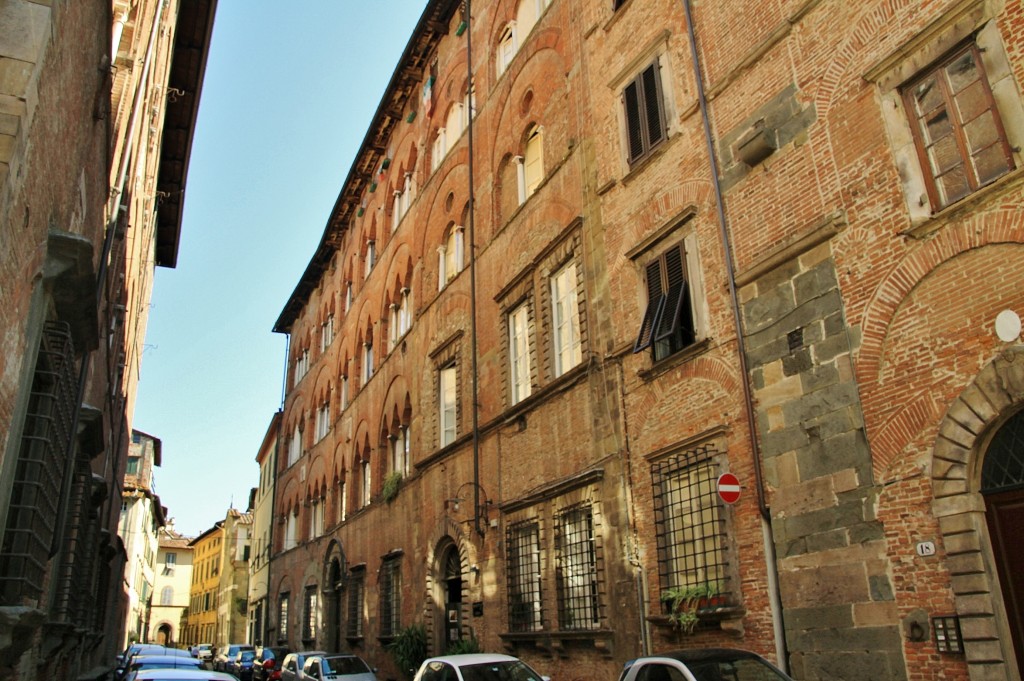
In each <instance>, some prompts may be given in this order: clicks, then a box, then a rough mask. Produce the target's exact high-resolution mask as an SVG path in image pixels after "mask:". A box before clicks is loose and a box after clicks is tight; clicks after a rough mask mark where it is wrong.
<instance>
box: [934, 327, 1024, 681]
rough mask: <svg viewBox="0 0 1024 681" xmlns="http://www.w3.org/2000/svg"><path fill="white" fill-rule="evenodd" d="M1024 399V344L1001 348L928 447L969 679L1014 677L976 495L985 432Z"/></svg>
mask: <svg viewBox="0 0 1024 681" xmlns="http://www.w3.org/2000/svg"><path fill="white" fill-rule="evenodd" d="M1021 405H1024V348H1019V347H1018V348H1010V349H1007V350H1004V351H1003V352H1002V353H1001V354H1000V355H999V356H997V357H996V358H995V359H994V360H993V361H992V362H990V363H989V364H988V365H987V366H986V367H985V368H984V369H982V370H981V372H979V374H978V375H977V377H976V378H975V379H974V381H973V382H972V383H971V384H970V385H968V386H967V387H966V388H965V389H964V391H963V392H962V393H961V394H960V395H959V397H957V398H956V400H954V401H953V404H952V405H951V406H950V408H949V410H948V411H947V412H946V415H945V417H944V418H943V420H942V422H941V423H940V425H939V436H938V438H937V439H936V441H935V446H934V449H933V452H932V491H933V499H932V512H933V513H934V515H935V517H936V518H937V519H938V521H939V528H940V530H941V532H942V537H943V543H944V544H945V546H946V553H947V563H948V565H949V571H950V573H951V577H950V582H951V587H952V591H953V596H954V602H955V604H956V613H957V615H959V617H960V621H961V628H962V633H963V640H964V647H965V652H966V658H967V664H968V670H969V673H970V677H971V679H977V680H981V679H985V680H988V679H1007V680H1009V679H1016V678H1020V677H1019V675H1018V670H1017V664H1016V660H1015V656H1014V651H1013V650H1012V643H1011V636H1010V635H1009V629H1008V627H1009V625H1008V621H1007V616H1006V611H1005V608H1004V604H1003V598H1002V593H1001V590H1000V586H999V582H998V578H997V576H996V575H997V572H996V565H995V558H994V555H993V550H992V544H991V542H990V539H989V534H988V528H987V526H986V517H985V500H984V498H983V496H982V494H981V469H982V463H983V459H984V453H985V450H986V447H987V445H988V442H989V440H990V438H991V436H992V434H993V433H994V432H995V431H996V429H997V428H998V427H999V426H1000V425H1002V424H1003V423H1004V422H1005V421H1006V419H1007V418H1009V417H1010V416H1011V415H1013V414H1014V413H1015V412H1016V411H1017V410H1018V409H1019V408H1020V407H1021Z"/></svg>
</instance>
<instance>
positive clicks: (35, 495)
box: [0, 322, 77, 605]
mask: <svg viewBox="0 0 1024 681" xmlns="http://www.w3.org/2000/svg"><path fill="white" fill-rule="evenodd" d="M74 364H75V362H74V346H73V344H72V341H71V329H70V326H69V325H68V324H66V323H57V322H51V323H47V324H46V326H45V327H44V329H43V335H42V339H41V341H40V347H39V356H38V359H37V360H36V368H35V374H34V375H33V379H32V392H31V395H30V397H29V403H28V410H27V414H26V417H25V426H24V431H23V433H22V439H21V447H20V451H19V453H18V462H17V467H16V468H15V472H14V483H13V487H12V490H11V500H10V506H9V507H8V512H7V527H6V530H5V532H4V542H3V547H2V549H0V604H4V605H21V604H22V602H23V599H26V598H28V599H37V598H39V597H40V596H41V595H42V590H43V583H44V581H45V579H46V573H47V570H48V563H49V559H50V555H51V551H50V549H51V546H50V544H51V542H52V541H53V539H54V532H55V530H56V524H57V520H58V519H57V512H58V511H57V509H58V505H59V503H60V496H61V495H60V492H61V476H62V473H63V471H64V470H66V469H67V467H68V465H69V462H68V461H67V453H68V451H69V449H70V446H69V445H70V442H71V438H72V435H73V434H72V432H71V429H72V422H73V420H74V412H75V403H76V401H77V400H76V397H77V396H76V390H75V386H76V376H75V366H74Z"/></svg>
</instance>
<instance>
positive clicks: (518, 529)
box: [506, 520, 542, 632]
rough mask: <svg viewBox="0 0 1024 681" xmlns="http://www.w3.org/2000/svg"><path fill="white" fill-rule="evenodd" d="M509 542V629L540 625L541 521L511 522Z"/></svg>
mask: <svg viewBox="0 0 1024 681" xmlns="http://www.w3.org/2000/svg"><path fill="white" fill-rule="evenodd" d="M506 545H507V546H508V619H509V631H513V632H515V631H538V630H540V629H541V628H542V619H541V615H542V609H541V574H540V525H539V524H538V523H537V522H536V521H534V520H531V521H524V522H520V523H515V524H513V525H510V526H509V528H508V531H507V537H506Z"/></svg>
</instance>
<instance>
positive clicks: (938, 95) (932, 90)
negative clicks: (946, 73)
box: [910, 76, 942, 117]
mask: <svg viewBox="0 0 1024 681" xmlns="http://www.w3.org/2000/svg"><path fill="white" fill-rule="evenodd" d="M910 97H911V101H912V102H913V105H914V115H915V117H921V116H923V115H924V114H926V113H929V112H930V111H932V110H933V109H935V108H936V107H938V106H941V105H942V92H941V91H940V90H939V84H938V82H936V80H935V76H932V77H930V78H926V79H925V80H923V81H921V82H920V83H918V84H917V85H915V86H914V89H913V90H912V91H911V94H910Z"/></svg>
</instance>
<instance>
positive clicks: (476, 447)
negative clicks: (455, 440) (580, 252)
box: [466, 0, 484, 537]
mask: <svg viewBox="0 0 1024 681" xmlns="http://www.w3.org/2000/svg"><path fill="white" fill-rule="evenodd" d="M471 5H472V2H471V0H466V73H467V74H468V75H469V80H468V81H467V82H468V83H469V85H467V86H466V87H467V88H468V90H469V124H468V125H467V126H466V145H467V147H468V149H467V151H468V152H469V163H468V164H467V165H468V171H469V225H468V230H469V317H470V320H469V321H470V339H471V342H470V346H471V349H470V354H471V355H472V360H473V368H472V372H473V408H472V412H473V529H475V530H476V533H477V536H479V537H483V536H484V529H483V528H482V527H481V526H480V413H479V411H480V409H479V407H478V405H477V401H478V400H477V395H478V394H479V392H480V378H479V376H478V375H477V371H478V369H477V362H478V360H477V356H476V354H477V347H476V344H477V338H476V229H475V221H474V219H473V213H474V212H475V210H476V199H475V197H474V195H473V38H472V36H473V27H472V25H471V21H472V19H471V16H472V15H471V10H472V7H471Z"/></svg>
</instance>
